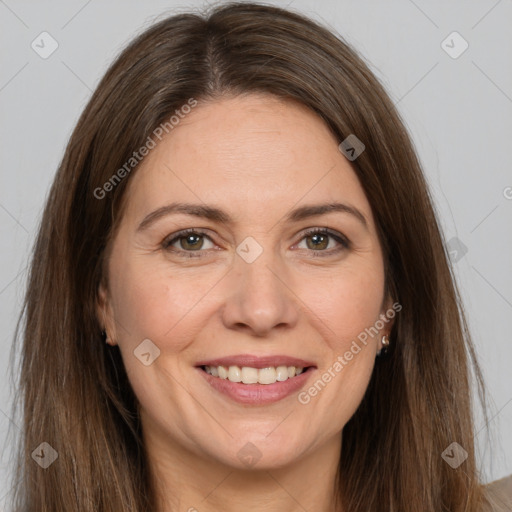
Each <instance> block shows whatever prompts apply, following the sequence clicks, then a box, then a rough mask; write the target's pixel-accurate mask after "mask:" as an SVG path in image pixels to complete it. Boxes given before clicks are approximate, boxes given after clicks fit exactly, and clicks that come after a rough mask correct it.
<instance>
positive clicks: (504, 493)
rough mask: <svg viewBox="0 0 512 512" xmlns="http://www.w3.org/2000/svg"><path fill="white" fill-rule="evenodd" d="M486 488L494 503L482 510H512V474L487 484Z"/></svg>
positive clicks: (503, 511)
mask: <svg viewBox="0 0 512 512" xmlns="http://www.w3.org/2000/svg"><path fill="white" fill-rule="evenodd" d="M485 490H486V492H487V496H488V499H489V500H490V502H491V503H492V505H487V506H485V507H484V508H483V509H482V512H512V475H510V476H507V477H505V478H502V479H500V480H496V481H495V482H491V483H490V484H487V485H486V486H485Z"/></svg>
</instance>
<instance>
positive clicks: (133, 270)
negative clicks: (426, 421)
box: [98, 94, 392, 512]
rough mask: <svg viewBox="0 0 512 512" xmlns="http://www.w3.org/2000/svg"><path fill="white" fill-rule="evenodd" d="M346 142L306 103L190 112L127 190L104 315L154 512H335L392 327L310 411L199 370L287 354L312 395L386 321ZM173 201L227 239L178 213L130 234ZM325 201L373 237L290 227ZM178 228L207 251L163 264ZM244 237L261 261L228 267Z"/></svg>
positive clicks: (338, 226) (344, 229)
mask: <svg viewBox="0 0 512 512" xmlns="http://www.w3.org/2000/svg"><path fill="white" fill-rule="evenodd" d="M339 142H340V141H337V140H336V138H335V137H334V136H333V135H332V134H331V132H330V131H329V130H328V128H327V126H326V125H325V124H324V122H323V121H322V120H321V119H320V118H319V117H318V116H317V115H316V114H314V113H312V112H311V111H309V110H308V109H306V108H305V107H304V106H302V105H300V104H298V103H295V102H292V101H282V100H278V99H276V98H274V97H271V96H267V95H256V94H250V95H246V96H239V97H235V98H233V97H229V98H228V97H226V98H222V99H221V100H216V101H215V102H209V103H200V104H199V105H198V106H197V107H196V108H195V109H193V110H192V112H191V113H189V114H187V116H186V117H185V118H184V119H183V120H181V121H180V124H179V125H178V126H177V127H175V128H174V130H173V131H171V132H170V133H169V134H168V135H167V136H166V137H165V138H164V139H163V140H162V141H161V142H160V143H159V144H158V145H157V147H156V148H155V149H153V150H152V151H151V152H150V153H149V155H148V156H147V157H146V158H145V160H144V161H143V163H142V165H141V166H140V168H139V169H138V170H137V172H136V173H135V174H134V175H133V176H131V177H130V180H131V182H130V184H129V187H128V190H127V194H128V196H127V198H126V199H127V202H126V209H125V210H124V213H123V217H122V220H121V223H120V226H119V230H118V232H117V234H116V236H115V238H114V240H113V242H112V250H111V253H110V257H109V261H108V280H107V282H108V287H107V286H106V285H102V286H101V287H100V290H99V292H100V293H99V297H100V300H99V303H98V315H99V318H101V320H102V321H104V323H105V328H106V330H107V333H108V336H109V338H110V343H111V344H117V345H118V346H119V350H120V351H121V354H122V358H123V361H124V365H125V367H126V371H127V373H128V377H129V379H130V382H131V384H132V387H133V389H134V392H135V394H136V396H137V398H138V401H139V402H140V414H141V421H142V426H143V435H144V441H145V443H146V447H147V456H148V460H149V462H150V467H151V473H152V476H153V479H154V482H155V485H156V489H157V496H158V512H164V511H165V512H170V511H173V512H174V511H189V510H190V511H192V510H194V509H196V510H198V511H201V512H208V511H215V510H220V509H222V510H225V511H237V510H241V509H243V510H246V511H256V510H258V511H259V510H262V509H265V510H266V511H274V510H276V511H279V512H283V511H292V510H293V511H295V510H302V508H301V507H303V509H306V510H321V511H333V510H334V508H333V505H332V501H333V495H334V492H335V481H336V480H335V476H336V469H337V465H338V459H339V454H340V449H341V435H342V429H343V427H344V425H345V424H346V423H347V421H348V420H349V419H350V418H351V416H352V415H353V414H354V412H355V410H356V409H357V407H358V405H359V403H360V402H361V400H362V397H363V395H364V392H365V390H366V388H367V386H368V383H369V379H370V376H371V373H372V370H373V367H374V364H375V356H376V353H377V351H378V350H379V348H380V339H381V336H380V335H381V334H389V331H390V330H391V326H392V320H389V321H388V322H387V323H385V326H384V328H383V329H382V330H381V331H380V335H379V336H374V337H369V338H368V343H367V344H366V345H362V344H360V345H361V347H362V350H361V351H360V352H359V353H357V355H355V356H354V357H353V359H352V360H351V361H350V362H348V363H347V364H346V366H344V367H343V369H342V370H341V371H339V372H338V373H337V374H336V377H335V378H333V379H332V380H331V382H329V383H328V384H327V385H326V386H325V387H324V388H323V389H322V390H321V392H319V393H318V394H317V395H316V396H315V397H312V398H311V400H310V401H309V403H307V404H301V403H299V401H298V399H297V394H293V395H291V396H288V397H286V398H285V399H283V400H280V401H279V402H276V403H273V404H269V405H259V406H257V405H242V404H238V403H236V402H234V401H232V400H231V399H229V398H228V397H226V396H224V395H223V394H220V393H218V392H217V391H215V390H213V388H211V386H210V385H209V384H208V383H207V382H206V380H205V379H203V378H201V375H198V370H197V369H196V368H195V365H196V363H197V362H199V361H200V360H201V359H206V358H208V359H212V358H214V357H221V356H227V355H234V354H247V353H249V354H256V355H268V354H270V355H276V354H286V355H292V356H296V357H300V358H303V359H306V360H311V361H314V362H315V365H316V366H317V369H316V370H314V377H313V376H310V378H309V380H308V384H306V388H307V387H309V386H311V385H312V384H313V383H314V382H315V381H316V380H317V379H318V378H320V377H321V375H322V374H323V373H324V372H326V371H327V369H328V368H330V367H332V366H333V364H334V363H335V361H336V360H337V357H338V356H339V355H342V354H344V353H345V352H346V351H347V350H349V349H350V346H351V343H352V342H353V340H355V339H356V338H357V336H358V335H359V334H360V333H361V332H362V331H364V329H365V328H368V327H370V326H373V325H374V324H375V322H376V321H377V320H378V319H379V315H381V314H384V313H385V312H386V310H388V309H389V308H390V306H391V304H392V301H391V300H390V298H389V297H385V295H384V277H385V276H384V266H383V257H382V252H381V247H380V244H379V240H378V236H377V232H376V227H375V224H374V220H373V218H372V213H371V208H370V205H369V203H368V200H367V198H366V196H365V194H364V192H363V189H362V187H361V185H360V183H359V181H358V179H357V177H356V174H355V173H354V171H353V169H352V167H351V164H350V162H349V161H348V160H347V159H346V158H345V157H344V156H343V154H342V153H341V152H340V151H339V149H338V144H339ZM174 201H180V202H190V203H199V204H203V203H204V204H207V205H211V206H216V207H219V208H221V209H223V210H225V211H226V212H228V213H229V214H230V215H231V216H232V217H233V218H234V221H235V222H234V224H232V225H231V224H224V223H221V222H218V221H213V220H208V219H203V218H199V217H194V216H191V215H186V214H183V213H179V214H170V215H167V216H164V217H162V218H160V219H158V220H157V221H156V222H154V223H153V224H151V225H150V226H148V227H147V229H144V230H142V231H138V230H137V228H138V226H139V224H140V223H141V221H142V220H143V219H144V218H145V216H146V215H147V214H149V213H150V212H152V211H154V210H156V209H157V208H159V207H161V206H163V205H166V204H168V203H171V202H174ZM333 201H337V202H342V203H345V204H348V205H351V206H352V207H355V208H357V209H358V210H359V211H360V212H361V213H362V214H363V215H364V217H365V218H366V221H367V227H364V226H363V224H362V223H361V222H360V221H359V220H357V218H356V217H355V216H353V215H351V214H348V213H343V212H330V213H327V214H323V215H319V216H315V217H311V218H307V219H303V220H301V221H298V222H292V223H285V222H284V220H283V219H284V217H285V216H286V215H287V214H288V213H289V212H290V211H291V210H293V209H294V208H297V207H298V206H302V205H305V204H308V205H309V204H322V203H328V202H333ZM315 227H318V228H330V229H331V230H333V231H335V232H337V233H340V234H341V235H343V236H345V237H346V238H348V240H349V241H350V245H349V247H348V248H345V247H343V246H342V245H341V244H340V243H339V242H337V241H336V240H335V239H334V238H332V237H327V238H321V239H320V241H319V242H317V245H315V244H314V243H313V242H314V241H315V240H314V235H309V236H308V237H306V238H305V237H304V234H303V233H304V231H305V230H306V229H307V228H315ZM187 228H195V229H199V228H201V229H204V230H207V235H206V236H204V237H201V236H200V237H199V239H198V240H195V239H193V240H192V245H190V244H189V245H187V239H186V235H185V238H182V239H181V241H180V240H179V239H178V240H177V241H175V242H174V243H173V244H172V246H171V248H167V249H165V248H163V246H162V243H163V241H165V239H169V235H172V234H173V233H176V232H178V231H180V230H182V229H187ZM248 236H251V237H253V238H254V239H255V240H256V241H257V242H258V244H259V245H260V246H261V247H262V249H263V252H262V254H261V255H260V256H259V257H258V258H257V259H256V260H255V261H254V262H252V263H247V262H246V261H245V260H244V259H243V258H241V257H240V256H239V255H238V254H237V253H236V248H237V246H238V245H239V244H240V243H241V242H242V241H243V240H244V239H245V238H246V237H248ZM171 238H172V237H171ZM201 240H202V242H203V245H202V246H201ZM194 244H195V245H194ZM191 247H192V249H191ZM194 247H199V248H200V249H199V251H202V253H203V257H202V258H187V257H186V256H187V254H184V255H183V256H180V255H179V254H178V253H177V252H173V251H172V249H173V248H174V250H175V251H179V250H180V249H181V250H182V251H184V252H185V251H187V250H188V252H189V253H191V252H195V254H197V253H198V250H197V249H196V250H195V251H194V250H193V248H194ZM315 247H319V249H315ZM336 248H340V249H341V250H340V251H338V252H334V250H335V249H336ZM321 251H324V252H323V253H322V252H321ZM321 254H327V255H326V256H324V257H321ZM144 339H150V340H151V341H152V342H153V343H154V344H155V345H156V346H157V347H158V348H159V350H160V355H159V357H158V358H156V359H155V360H154V362H153V363H152V364H150V365H148V366H145V365H143V364H141V362H140V360H139V359H138V358H137V357H135V356H134V354H133V351H134V350H135V349H136V347H137V346H138V345H139V344H140V343H141V341H142V340H144ZM247 443H252V444H254V445H255V446H256V447H257V449H258V450H259V453H260V456H259V457H260V458H259V460H258V461H257V463H256V464H255V465H254V466H251V467H249V466H248V465H247V463H245V462H244V461H243V460H240V459H239V457H238V456H237V453H238V452H239V450H240V449H242V448H243V447H244V446H245V445H246V444H247ZM305 482H307V485H305Z"/></svg>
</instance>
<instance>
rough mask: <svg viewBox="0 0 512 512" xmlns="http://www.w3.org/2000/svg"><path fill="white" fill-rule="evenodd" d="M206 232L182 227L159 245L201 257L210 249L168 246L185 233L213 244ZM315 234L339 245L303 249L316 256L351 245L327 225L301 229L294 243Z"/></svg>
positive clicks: (329, 253)
mask: <svg viewBox="0 0 512 512" xmlns="http://www.w3.org/2000/svg"><path fill="white" fill-rule="evenodd" d="M208 232H209V230H208V229H204V228H187V229H182V230H180V231H176V232H175V233H171V234H170V235H168V236H167V237H166V238H165V239H164V240H163V242H162V243H161V246H162V248H163V249H164V250H168V251H169V252H174V253H176V254H178V255H180V254H182V255H186V256H185V257H188V258H194V257H196V258H197V257H203V256H204V253H208V252H209V251H211V250H212V249H209V250H208V249H207V250H202V249H199V250H197V251H185V250H183V249H174V250H171V249H169V247H170V246H171V245H172V244H173V243H175V242H176V241H178V240H179V239H180V238H183V237H185V236H186V235H187V234H194V235H201V236H203V237H205V238H207V239H209V240H210V241H211V242H212V243H214V244H215V242H214V241H213V240H212V237H211V236H209V235H208ZM315 234H325V235H327V236H330V237H331V238H333V239H334V240H336V242H337V243H338V244H339V247H337V248H334V249H330V250H317V251H315V250H314V249H310V250H308V249H305V250H306V251H308V252H311V253H313V254H315V255H316V256H329V255H333V254H337V253H338V252H340V251H342V250H347V249H349V248H350V247H351V242H350V240H349V239H348V238H347V237H346V236H345V235H343V234H342V233H340V232H338V231H335V230H333V229H330V228H327V227H312V228H306V229H304V230H302V231H301V233H300V234H299V236H300V239H299V241H298V242H297V243H296V244H294V245H297V244H299V243H300V242H302V241H303V240H304V239H305V238H306V237H308V236H312V235H315ZM299 250H301V249H299Z"/></svg>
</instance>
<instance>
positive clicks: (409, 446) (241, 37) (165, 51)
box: [13, 3, 485, 512]
mask: <svg viewBox="0 0 512 512" xmlns="http://www.w3.org/2000/svg"><path fill="white" fill-rule="evenodd" d="M252 92H254V93H266V94H272V95H274V96H277V97H279V98H283V99H292V100H296V101H299V102H300V103H301V104H303V105H306V106H307V107H309V108H310V109H312V110H313V111H314V112H316V113H317V114H318V115H319V116H320V117H321V118H322V119H323V120H324V121H325V123H327V125H328V126H329V128H330V129H331V130H332V132H333V134H334V135H335V136H336V137H337V138H338V140H339V141H340V142H341V141H343V140H344V139H345V138H346V137H347V136H348V135H350V134H355V135H356V136H357V138H358V139H360V140H361V141H362V142H363V143H364V144H365V147H366V149H365V151H364V152H363V153H362V154H361V155H360V156H359V157H358V158H357V159H356V160H354V161H353V162H352V167H353V169H354V171H355V172H356V174H357V176H358V178H359V180H360V183H361V185H362V187H363V189H364V191H365V193H366V195H367V198H368V200H369V203H370V205H371V207H372V212H373V215H374V218H375V221H376V225H377V229H378V232H379V237H380V240H381V243H382V248H383V254H384V260H385V269H386V284H387V291H388V292H389V293H390V295H391V297H393V299H394V300H396V301H398V302H399V303H400V304H401V305H402V310H401V312H400V314H399V315H397V317H396V319H395V320H396V321H395V323H394V325H393V330H392V332H391V343H392V348H391V351H390V353H389V354H388V355H387V356H386V357H385V358H383V359H382V360H380V361H379V362H378V364H377V365H376V368H375V370H374V373H373V376H372V379H371V382H370V385H369V387H368V389H367V392H366V394H365V396H364V399H363V401H362V403H361V404H360V407H359V408H358V410H357V411H356V413H355V414H354V416H353V417H352V418H351V419H350V421H349V422H348V423H347V425H346V426H345V427H344V429H343V442H342V444H343V446H342V451H341V454H340V462H339V470H338V473H339V475H338V476H339V497H340V499H341V501H342V503H343V507H344V509H345V510H350V511H352V512H356V511H364V512H368V511H381V510H385V511H394V512H398V511H400V512H402V511H404V510H414V511H428V512H432V511H436V512H440V511H443V510H446V511H451V512H462V511H465V512H476V511H477V510H478V508H479V506H480V505H479V504H480V503H481V501H482V489H481V485H480V483H479V476H478V471H477V468H476V463H475V450H474V441H473V435H474V428H473V421H472V407H473V405H472V400H471V396H472V395H471V388H470V383H471V380H470V377H471V370H473V372H474V375H475V376H476V381H477V384H478V389H479V396H480V398H482V399H483V400H484V401H485V395H484V393H483V387H482V382H481V376H480V371H479V369H478V365H477V362H476V358H475V354H474V350H473V345H472V342H471V339H470V335H469V332H468V329H467V325H466V320H465V318H464V313H463V309H462V306H461V301H460V296H459V292H458V290H457V287H456V284H455V282H454V279H453V276H452V271H451V267H450V263H449V260H448V257H447V252H446V250H445V246H444V240H443V237H442V234H441V232H440V228H439V225H438V223H437V220H436V214H435V210H434V207H433V201H432V198H431V197H430V195H429V191H428V188H427V184H426V182H425V179H424V176H423V174H422V170H421V167H420V163H419V161H418V159H417V156H416V154H415V152H414V149H413V146H412V143H411V140H410V138H409V136H408V134H407V131H406V129H405V127H404V123H403V121H402V120H401V118H400V116H399V114H398V113H397V111H396V109H395V107H394V105H393V102H392V101H391V100H390V98H389V97H388V95H387V94H386V92H385V91H384V89H383V87H382V85H381V84H380V83H379V81H378V80H377V79H376V77H375V76H374V75H373V74H372V72H371V71H370V70H369V68H368V66H367V64H365V62H364V60H363V59H362V57H360V56H359V55H358V54H357V53H356V52H355V51H354V50H353V49H352V48H351V47H350V46H349V45H348V44H347V43H346V42H344V40H343V39H342V38H341V37H340V36H336V35H334V34H333V33H331V32H330V31H329V30H327V29H325V28H324V27H322V26H320V25H319V24H317V23H314V22H313V21H311V20H309V19H307V18H306V17H303V16H302V15H300V14H297V13H294V12H291V11H288V10H283V9H280V8H277V7H271V6H265V5H258V4H248V3H240V4H238V3H235V4H227V5H223V6H222V5H221V6H218V7H216V8H214V9H213V10H212V11H211V12H209V13H208V15H204V16H202V15H199V14H193V13H188V14H179V15H175V16H172V17H167V18H166V19H163V20H161V21H159V22H158V23H156V24H154V25H153V26H151V27H150V28H149V29H147V30H146V31H145V32H143V33H142V34H141V35H139V36H138V37H137V38H136V39H134V40H133V41H132V42H131V44H129V46H127V48H126V49H125V50H124V51H122V53H121V54H120V55H119V57H118V58H117V59H116V60H115V62H114V63H113V64H112V65H111V67H110V68H109V69H108V71H107V73H106V74H105V76H104V78H103V79H102V80H101V82H100V84H99V85H98V87H97V88H96V90H95V92H94V94H93V95H92V98H91V99H90V101H89V103H88V105H87V106H86V108H85V110H84V112H83V113H82V115H81V117H80V119H79V122H78V124H77V126H76V128H75V130H74V132H73V134H72V136H71V139H70V141H69V143H68V146H67V148H66V151H65V154H64V157H63V159H62V162H61V164H60V166H59V169H58V172H57V174H56V177H55V180H54V182H53V186H52V188H51V190H50V193H49V196H48V198H47V203H46V208H45V210H44V215H43V217H42V221H41V225H40V228H39V233H38V236H37V240H36V243H35V248H34V253H33V259H32V263H31V267H30V275H29V281H28V289H27V294H26V299H25V304H24V308H23V313H22V316H21V317H20V322H19V325H18V327H19V328H18V329H17V334H18V333H19V332H20V331H23V344H22V347H21V353H20V354H21V355H20V368H19V393H20V397H19V400H20V403H21V404H22V414H23V424H22V425H23V436H22V442H20V453H19V464H18V467H17V473H16V475H15V482H17V483H18V484H17V486H16V488H15V489H16V490H15V492H14V493H13V504H14V510H16V511H18V512H29V511H30V512H39V511H48V512H55V511H64V510H66V511H68V510H77V511H80V512H98V511H100V512H107V511H108V512H122V511H128V510H130V511H133V512H135V511H138V512H140V511H150V510H152V509H153V508H154V492H153V489H152V486H151V481H150V478H149V475H148V465H147V461H146V456H145V451H144V446H143V443H142V437H141V425H140V421H139V417H138V414H137V401H136V398H135V396H134V394H133V391H132V389H131V387H130V384H129V381H128V378H127V375H126V373H125V370H124V366H123V363H122V359H121V356H120V353H119V351H118V348H117V347H110V346H108V345H106V344H105V342H104V340H103V339H102V335H101V326H100V323H99V321H98V318H97V315H96V304H97V299H98V287H99V284H100V282H101V281H102V279H105V278H106V276H105V273H104V268H105V261H106V258H107V257H108V248H109V241H111V240H112V237H113V236H114V234H115V230H116V225H117V222H118V221H119V218H120V217H121V215H122V199H123V197H124V195H123V194H124V191H125V190H126V185H127V183H128V182H129V180H130V178H131V176H132V175H133V174H134V173H135V172H136V165H135V166H133V170H130V171H127V172H125V173H118V172H117V171H118V169H120V168H123V166H125V165H126V162H128V161H129V160H130V158H132V156H133V152H134V150H136V149H137V148H140V147H142V146H144V144H145V143H146V141H147V140H148V137H153V138H154V133H155V132H154V131H155V129H156V128H157V127H158V126H159V125H160V124H161V123H165V122H166V121H167V120H168V119H169V117H170V116H171V115H172V114H173V113H174V112H175V111H176V110H179V109H180V108H181V107H182V106H183V105H185V104H187V103H188V102H190V99H191V98H193V99H195V100H196V101H198V102H199V104H200V103H201V101H213V100H215V99H217V98H219V97H221V96H225V95H237V94H246V93H252ZM198 108H200V106H199V107H198ZM125 170H126V167H125ZM116 172H117V176H118V178H119V177H120V174H122V176H121V177H122V179H119V180H117V181H116V182H115V183H114V184H112V181H109V180H112V177H113V175H114V174H116ZM107 182H109V183H111V185H112V186H105V184H106V183H107ZM98 190H103V192H101V193H98ZM98 196H101V197H98ZM21 326H22V327H21ZM42 442H46V443H48V444H49V445H50V446H51V447H53V449H55V450H56V452H57V453H58V460H57V461H56V462H55V463H53V464H52V465H51V466H49V467H48V468H46V469H42V468H41V467H40V465H38V464H36V463H35V462H34V460H33V457H32V454H33V451H34V450H35V449H36V448H37V447H38V446H39V445H40V443H42ZM453 442H457V443H458V444H459V445H461V446H462V447H463V448H464V450H465V451H466V452H467V453H468V457H467V459H466V460H465V461H464V462H463V463H462V465H460V466H459V467H458V468H456V469H453V468H452V467H451V466H450V465H449V464H447V463H446V462H445V460H443V458H442V456H441V454H442V453H443V451H444V450H445V449H446V448H447V447H448V446H449V445H450V444H451V443H453ZM45 446H46V445H45Z"/></svg>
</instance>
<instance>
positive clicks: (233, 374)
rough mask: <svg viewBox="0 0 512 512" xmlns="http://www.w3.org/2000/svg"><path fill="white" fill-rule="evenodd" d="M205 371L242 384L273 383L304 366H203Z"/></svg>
mask: <svg viewBox="0 0 512 512" xmlns="http://www.w3.org/2000/svg"><path fill="white" fill-rule="evenodd" d="M203 368H204V370H205V371H206V373H208V374H210V375H211V376H212V377H217V378H219V379H227V380H229V381H231V382H243V383H244V384H274V383H275V382H284V381H285V380H288V379H291V378H292V377H295V376H296V375H300V374H301V373H302V372H303V371H304V368H302V367H300V366H299V367H295V366H278V367H273V366H271V367H268V368H259V369H258V368H251V367H249V366H243V367H242V368H240V367H239V366H230V367H229V368H227V367H225V366H204V367H203Z"/></svg>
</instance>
